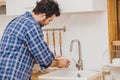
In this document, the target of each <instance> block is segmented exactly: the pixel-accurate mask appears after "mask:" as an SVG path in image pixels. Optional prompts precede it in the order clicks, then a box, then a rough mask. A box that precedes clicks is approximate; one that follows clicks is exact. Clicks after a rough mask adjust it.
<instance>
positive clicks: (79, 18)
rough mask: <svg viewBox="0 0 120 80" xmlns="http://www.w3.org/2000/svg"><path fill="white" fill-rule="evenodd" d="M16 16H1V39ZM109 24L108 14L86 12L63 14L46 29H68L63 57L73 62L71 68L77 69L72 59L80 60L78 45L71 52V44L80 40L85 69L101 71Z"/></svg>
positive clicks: (64, 37)
mask: <svg viewBox="0 0 120 80" xmlns="http://www.w3.org/2000/svg"><path fill="white" fill-rule="evenodd" d="M14 17H15V16H5V15H4V16H0V30H1V31H0V37H1V36H2V33H3V30H4V28H5V26H6V25H7V23H8V22H9V21H10V20H11V19H12V18H14ZM107 24H108V22H107V13H106V12H85V13H71V14H62V15H61V16H60V17H58V18H56V19H55V20H54V21H53V22H51V23H50V25H48V26H46V27H45V28H47V27H48V28H53V27H55V28H56V27H63V26H65V27H66V32H62V34H63V36H62V40H63V45H62V49H63V56H65V57H68V58H69V59H70V60H71V66H70V68H75V64H74V62H73V61H72V58H74V59H75V60H78V50H77V47H78V46H77V44H74V45H73V51H72V52H70V42H71V41H72V40H73V39H79V41H80V46H81V54H82V59H83V65H84V69H98V70H99V69H100V67H101V57H102V54H103V52H104V50H106V49H108V27H107V26H108V25H107Z"/></svg>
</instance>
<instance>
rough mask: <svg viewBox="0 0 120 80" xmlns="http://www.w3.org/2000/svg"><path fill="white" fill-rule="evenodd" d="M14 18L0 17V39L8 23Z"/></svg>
mask: <svg viewBox="0 0 120 80" xmlns="http://www.w3.org/2000/svg"><path fill="white" fill-rule="evenodd" d="M14 17H15V16H6V15H0V39H1V37H2V34H3V32H4V29H5V27H6V25H7V24H8V22H9V21H10V20H11V19H13V18H14Z"/></svg>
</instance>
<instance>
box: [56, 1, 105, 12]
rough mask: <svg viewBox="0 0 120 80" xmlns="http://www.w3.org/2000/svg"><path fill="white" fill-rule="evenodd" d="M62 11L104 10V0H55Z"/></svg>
mask: <svg viewBox="0 0 120 80" xmlns="http://www.w3.org/2000/svg"><path fill="white" fill-rule="evenodd" d="M57 1H58V2H59V5H60V7H61V11H62V13H72V12H89V11H105V10H106V0H57Z"/></svg>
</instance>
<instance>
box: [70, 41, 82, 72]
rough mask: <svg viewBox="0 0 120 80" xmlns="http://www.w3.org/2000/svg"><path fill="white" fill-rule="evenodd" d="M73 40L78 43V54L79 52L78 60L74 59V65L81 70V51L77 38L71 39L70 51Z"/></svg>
mask: <svg viewBox="0 0 120 80" xmlns="http://www.w3.org/2000/svg"><path fill="white" fill-rule="evenodd" d="M73 42H77V43H78V54H79V59H78V62H77V63H76V61H75V60H74V62H75V64H76V67H77V68H78V70H83V61H82V58H81V52H80V41H79V40H72V41H71V43H70V52H71V51H72V47H73Z"/></svg>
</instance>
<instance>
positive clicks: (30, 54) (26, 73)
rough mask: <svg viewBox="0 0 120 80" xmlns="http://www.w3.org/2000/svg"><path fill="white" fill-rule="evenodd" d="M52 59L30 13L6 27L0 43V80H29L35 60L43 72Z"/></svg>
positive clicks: (39, 28)
mask: <svg viewBox="0 0 120 80" xmlns="http://www.w3.org/2000/svg"><path fill="white" fill-rule="evenodd" d="M53 59H54V55H53V53H52V52H51V51H50V49H49V48H48V45H47V44H46V42H45V41H44V35H43V32H42V29H41V27H40V25H39V24H38V23H37V22H36V21H35V20H34V18H33V17H32V15H31V13H30V12H26V13H25V14H24V15H21V16H18V17H16V18H15V19H13V20H12V21H11V22H10V23H9V24H8V25H7V27H6V29H5V31H4V34H3V36H2V38H1V42H0V80H29V78H30V76H31V73H32V68H33V66H34V61H35V60H36V61H37V62H38V63H39V64H40V68H41V70H44V69H46V68H48V67H49V66H50V64H51V62H52V60H53Z"/></svg>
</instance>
